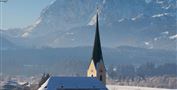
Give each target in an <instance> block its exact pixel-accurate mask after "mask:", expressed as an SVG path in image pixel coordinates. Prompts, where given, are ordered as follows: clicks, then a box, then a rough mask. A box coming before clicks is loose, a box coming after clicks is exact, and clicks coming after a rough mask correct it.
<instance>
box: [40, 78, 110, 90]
mask: <svg viewBox="0 0 177 90" xmlns="http://www.w3.org/2000/svg"><path fill="white" fill-rule="evenodd" d="M62 88H63V89H62ZM60 89H62V90H107V88H106V87H105V85H104V84H103V83H102V82H100V81H99V80H97V79H96V78H93V77H57V76H53V77H50V78H49V79H48V80H47V81H46V82H45V83H44V84H43V85H42V86H41V88H39V89H38V90H60Z"/></svg>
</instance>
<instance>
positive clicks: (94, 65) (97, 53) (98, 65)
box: [87, 10, 106, 84]
mask: <svg viewBox="0 0 177 90" xmlns="http://www.w3.org/2000/svg"><path fill="white" fill-rule="evenodd" d="M87 77H96V78H97V79H98V80H100V81H101V82H103V83H104V84H106V68H105V65H104V62H103V56H102V50H101V42H100V35H99V22H98V10H97V16H96V33H95V40H94V46H93V52H92V58H91V62H90V65H89V68H88V70H87Z"/></svg>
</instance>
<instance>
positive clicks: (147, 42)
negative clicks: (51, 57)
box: [1, 0, 177, 50]
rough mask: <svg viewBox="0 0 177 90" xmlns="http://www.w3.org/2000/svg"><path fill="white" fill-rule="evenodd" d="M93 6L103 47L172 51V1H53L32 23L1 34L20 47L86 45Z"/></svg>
mask: <svg viewBox="0 0 177 90" xmlns="http://www.w3.org/2000/svg"><path fill="white" fill-rule="evenodd" d="M97 7H98V8H99V23H100V34H101V40H102V45H103V46H105V47H118V46H133V47H141V48H148V49H166V50H176V38H177V34H176V28H177V25H176V20H177V19H176V10H177V6H176V0H55V1H53V3H51V4H49V5H48V6H47V7H46V8H45V9H43V10H42V11H41V15H40V16H39V18H38V19H37V20H36V21H35V22H34V23H33V24H31V25H30V26H27V27H24V28H16V29H9V30H1V31H2V34H3V35H2V36H3V38H5V39H7V40H8V41H9V42H11V43H14V44H15V45H19V46H20V47H37V48H41V47H52V48H60V47H77V46H90V45H92V43H93V39H94V32H95V25H94V23H95V15H96V9H97Z"/></svg>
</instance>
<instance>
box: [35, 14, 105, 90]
mask: <svg viewBox="0 0 177 90" xmlns="http://www.w3.org/2000/svg"><path fill="white" fill-rule="evenodd" d="M38 90H108V89H107V88H106V68H105V65H104V61H103V56H102V49H101V41H100V34H99V20H98V11H97V16H96V32H95V40H94V46H93V52H92V57H91V61H90V64H89V67H88V70H87V77H58V76H51V77H50V78H48V80H47V81H46V82H45V83H44V84H43V85H41V87H40V88H39V89H38Z"/></svg>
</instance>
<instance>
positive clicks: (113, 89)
mask: <svg viewBox="0 0 177 90" xmlns="http://www.w3.org/2000/svg"><path fill="white" fill-rule="evenodd" d="M107 88H108V89H109V90H177V89H162V88H148V87H136V86H118V85H107Z"/></svg>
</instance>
